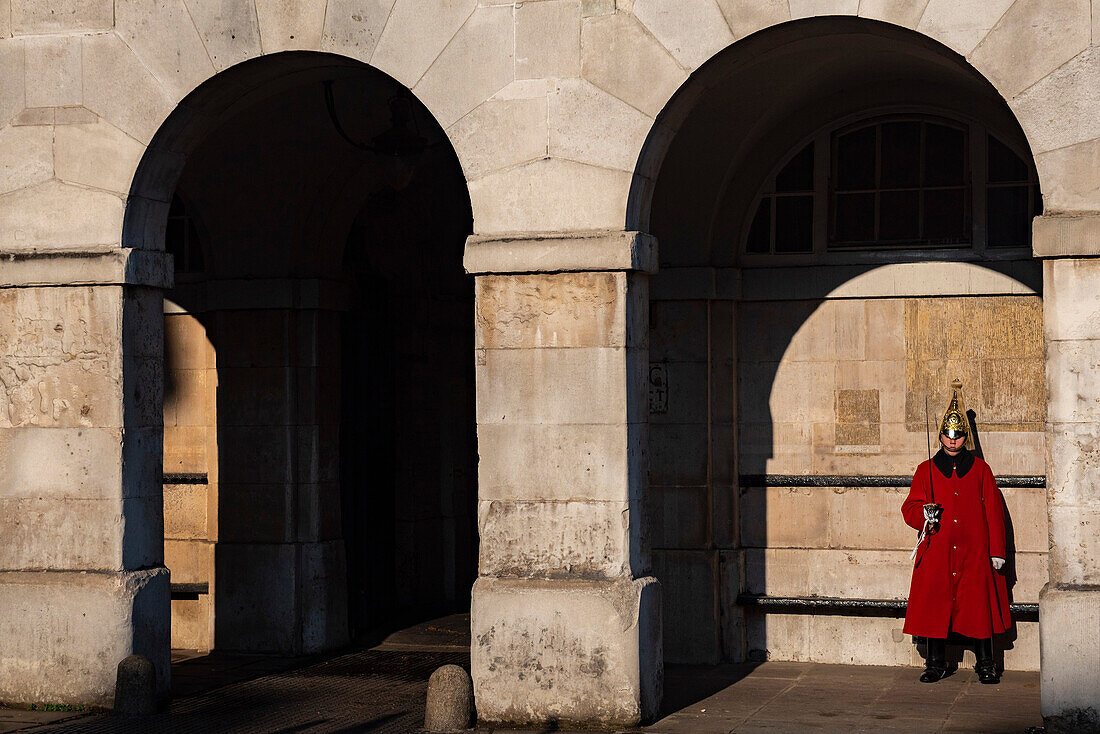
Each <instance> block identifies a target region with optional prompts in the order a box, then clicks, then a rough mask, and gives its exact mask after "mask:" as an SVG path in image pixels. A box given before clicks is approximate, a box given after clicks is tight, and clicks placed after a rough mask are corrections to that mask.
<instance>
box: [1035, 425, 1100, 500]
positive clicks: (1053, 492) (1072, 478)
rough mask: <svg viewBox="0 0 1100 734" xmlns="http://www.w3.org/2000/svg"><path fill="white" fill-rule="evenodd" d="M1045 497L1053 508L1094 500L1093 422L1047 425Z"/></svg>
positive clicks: (1099, 447) (1098, 439)
mask: <svg viewBox="0 0 1100 734" xmlns="http://www.w3.org/2000/svg"><path fill="white" fill-rule="evenodd" d="M1048 430H1049V436H1048V446H1049V450H1050V461H1049V462H1048V466H1047V494H1048V496H1049V498H1050V502H1051V504H1052V505H1053V506H1061V505H1064V506H1080V505H1085V504H1088V503H1090V502H1095V501H1096V499H1097V491H1096V487H1098V486H1100V484H1098V483H1097V480H1098V479H1100V474H1098V472H1100V467H1098V466H1097V455H1098V453H1100V429H1098V427H1097V426H1096V424H1095V423H1051V424H1050V425H1049V427H1048Z"/></svg>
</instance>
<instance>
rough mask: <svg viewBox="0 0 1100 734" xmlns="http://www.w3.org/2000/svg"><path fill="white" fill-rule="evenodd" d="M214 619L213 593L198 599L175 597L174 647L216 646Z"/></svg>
mask: <svg viewBox="0 0 1100 734" xmlns="http://www.w3.org/2000/svg"><path fill="white" fill-rule="evenodd" d="M173 578H175V575H174V573H173ZM213 619H214V599H213V597H212V596H211V595H209V594H206V595H202V596H199V598H198V599H173V600H172V647H173V648H174V649H182V650H210V649H211V648H212V647H213V646H214V634H213V632H214V624H213Z"/></svg>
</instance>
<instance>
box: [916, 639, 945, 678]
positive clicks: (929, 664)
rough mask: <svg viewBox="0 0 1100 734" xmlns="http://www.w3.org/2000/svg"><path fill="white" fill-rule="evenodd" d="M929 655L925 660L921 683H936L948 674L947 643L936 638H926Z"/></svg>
mask: <svg viewBox="0 0 1100 734" xmlns="http://www.w3.org/2000/svg"><path fill="white" fill-rule="evenodd" d="M925 642H926V644H927V646H928V655H927V657H926V658H925V660H924V672H923V673H921V676H920V682H921V683H935V682H936V681H938V680H939V679H940V678H942V677H943V676H944V675H945V674H946V673H947V641H946V640H943V639H937V638H935V637H927V638H925Z"/></svg>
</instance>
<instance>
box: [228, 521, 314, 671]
mask: <svg viewBox="0 0 1100 734" xmlns="http://www.w3.org/2000/svg"><path fill="white" fill-rule="evenodd" d="M220 520H221V521H222V522H224V521H225V517H224V516H223V517H222V518H220ZM297 554H298V546H297V545H296V544H284V543H276V544H260V543H219V544H218V546H217V549H216V550H215V563H216V567H215V570H214V575H215V578H217V580H218V593H217V596H216V597H215V599H214V603H215V627H216V630H215V633H216V634H215V639H216V640H217V644H218V647H219V648H223V649H226V650H242V651H243V650H247V651H251V652H292V651H294V650H295V649H296V646H295V623H294V619H295V607H296V605H297V598H296V597H297V593H296V586H297V582H296V579H297V576H298V570H297V569H298V563H297V560H296V556H297Z"/></svg>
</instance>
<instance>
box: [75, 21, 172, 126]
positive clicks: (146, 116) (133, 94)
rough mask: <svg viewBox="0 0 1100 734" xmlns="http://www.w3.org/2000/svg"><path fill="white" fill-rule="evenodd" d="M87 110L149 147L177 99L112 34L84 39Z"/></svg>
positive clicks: (85, 100)
mask: <svg viewBox="0 0 1100 734" xmlns="http://www.w3.org/2000/svg"><path fill="white" fill-rule="evenodd" d="M81 44H82V53H83V56H82V58H83V68H84V106H85V107H87V108H88V109H90V110H92V111H93V112H96V113H98V114H99V116H100V117H104V118H106V119H107V120H109V121H110V122H111V123H112V124H113V125H115V126H116V127H118V128H119V129H121V130H122V131H124V132H126V133H127V134H129V135H130V136H132V137H134V138H136V139H137V140H138V141H140V142H142V143H146V144H148V143H149V141H150V140H151V139H152V137H153V134H154V133H155V132H156V131H157V128H159V127H160V124H161V122H163V121H164V119H165V118H166V117H168V113H169V112H171V111H172V108H173V106H174V105H175V102H176V99H175V98H174V97H173V96H172V95H171V94H169V92H168V91H167V90H166V89H165V88H164V87H162V86H161V84H160V82H159V81H158V80H157V79H156V77H154V76H153V75H152V74H151V73H150V72H149V71H148V70H147V69H146V68H145V66H144V65H143V64H142V63H141V61H140V60H139V59H138V58H137V57H136V56H135V55H134V54H133V52H132V51H131V50H130V49H129V48H128V47H127V46H126V44H125V43H123V41H122V39H121V38H119V37H118V36H116V35H115V34H113V33H108V34H103V35H95V36H84V37H83V39H82V41H81Z"/></svg>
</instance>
